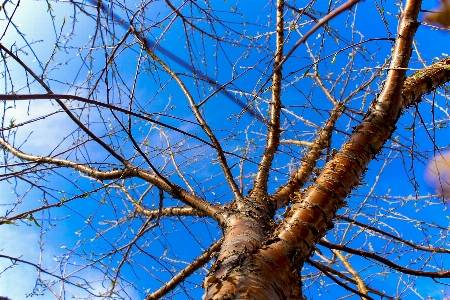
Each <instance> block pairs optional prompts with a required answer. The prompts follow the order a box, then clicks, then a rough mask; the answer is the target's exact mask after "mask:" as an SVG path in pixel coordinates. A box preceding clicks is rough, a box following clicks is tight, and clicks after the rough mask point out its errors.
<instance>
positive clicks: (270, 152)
mask: <svg viewBox="0 0 450 300" xmlns="http://www.w3.org/2000/svg"><path fill="white" fill-rule="evenodd" d="M283 9H284V0H278V1H277V28H276V36H277V37H276V42H275V43H276V47H275V59H274V64H273V67H274V68H275V69H277V71H276V72H274V73H273V76H272V99H271V102H270V111H269V116H270V119H269V128H268V132H267V141H266V147H265V150H264V154H263V157H262V159H261V163H260V164H259V168H258V173H257V174H256V178H255V185H254V187H253V191H255V192H259V193H267V180H268V178H269V170H270V166H271V165H272V161H273V158H274V156H275V153H276V151H277V149H278V145H279V144H280V111H281V80H282V73H281V68H278V65H279V64H280V62H281V61H282V59H283V44H284V20H283V14H284V11H283Z"/></svg>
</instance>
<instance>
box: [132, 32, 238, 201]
mask: <svg viewBox="0 0 450 300" xmlns="http://www.w3.org/2000/svg"><path fill="white" fill-rule="evenodd" d="M130 28H131V30H132V33H133V35H134V36H135V38H136V40H137V41H138V42H139V44H140V45H141V46H142V48H144V49H145V51H146V52H147V54H148V55H150V56H151V57H152V58H153V59H154V60H155V61H157V62H158V63H159V64H160V65H161V66H162V67H163V68H164V70H165V71H166V72H167V73H168V74H170V76H172V78H173V79H175V81H176V82H177V83H178V85H179V86H180V88H181V90H182V91H183V93H184V95H185V96H186V98H187V99H188V101H189V104H190V106H191V109H192V112H193V113H194V115H195V117H196V118H197V121H198V122H199V124H200V126H201V127H202V129H203V130H204V131H205V133H206V134H207V135H208V137H209V138H210V140H211V142H212V144H213V145H214V148H215V149H216V153H217V156H218V159H219V163H220V166H221V167H222V171H223V172H224V175H225V179H226V180H227V182H228V184H229V186H230V188H231V190H232V191H233V194H234V197H235V199H240V198H242V195H241V192H240V191H239V187H238V186H237V184H236V182H235V181H234V178H233V174H232V173H231V170H230V168H229V167H228V163H227V159H226V157H225V154H224V151H223V150H222V146H221V145H220V143H219V141H218V140H217V138H216V136H215V134H214V133H213V131H212V130H211V128H210V127H209V126H208V124H207V123H206V121H205V119H204V118H203V116H202V115H201V113H200V111H199V110H198V108H197V106H196V105H195V101H194V98H193V97H192V96H191V94H190V92H189V91H188V89H187V87H186V86H185V85H184V83H183V81H182V80H181V79H180V77H179V76H178V75H177V74H176V73H175V72H174V71H173V70H172V69H171V68H169V66H168V65H167V64H166V63H165V62H164V61H162V60H161V59H160V58H159V57H158V56H157V55H156V54H155V53H154V52H153V50H152V49H150V47H149V46H148V45H147V43H146V40H144V39H143V38H142V36H141V34H140V33H139V32H137V31H136V29H135V28H134V27H133V26H130Z"/></svg>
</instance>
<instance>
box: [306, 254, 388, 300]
mask: <svg viewBox="0 0 450 300" xmlns="http://www.w3.org/2000/svg"><path fill="white" fill-rule="evenodd" d="M306 262H307V263H309V264H311V265H314V267H317V266H319V267H320V268H317V269H319V270H321V271H322V270H326V271H327V272H328V273H331V274H334V275H336V276H338V277H340V278H342V279H344V280H346V281H349V282H351V283H353V284H355V285H356V284H357V282H356V280H354V279H353V278H351V277H349V276H347V275H345V274H343V273H341V272H339V271H336V270H335V269H333V268H330V267H328V266H325V265H324V264H321V263H319V262H317V261H313V260H312V259H310V258H308V259H307V260H306ZM311 262H312V263H311ZM367 289H368V290H369V292H370V293H372V294H376V295H378V296H381V297H383V298H387V299H391V300H394V299H395V298H394V297H391V296H388V295H386V294H384V293H382V292H380V291H378V290H376V289H374V288H371V287H370V286H368V287H367Z"/></svg>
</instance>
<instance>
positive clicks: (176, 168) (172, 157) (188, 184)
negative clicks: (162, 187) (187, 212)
mask: <svg viewBox="0 0 450 300" xmlns="http://www.w3.org/2000/svg"><path fill="white" fill-rule="evenodd" d="M161 134H162V135H163V136H164V137H165V138H166V142H167V148H168V149H169V153H170V158H171V159H172V163H173V167H174V168H175V170H176V171H177V173H178V176H180V178H181V179H182V180H183V182H184V184H186V186H187V187H188V189H189V191H191V193H192V194H193V195H195V190H194V189H193V188H192V186H191V185H190V183H189V181H187V179H186V177H185V176H184V175H183V173H182V172H181V170H180V167H179V166H178V164H177V162H176V161H175V154H174V153H173V151H172V145H171V144H170V140H169V138H168V136H167V134H165V132H164V131H162V130H161Z"/></svg>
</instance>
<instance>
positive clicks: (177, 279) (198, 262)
mask: <svg viewBox="0 0 450 300" xmlns="http://www.w3.org/2000/svg"><path fill="white" fill-rule="evenodd" d="M221 245H222V240H219V241H217V242H215V243H214V244H212V245H211V246H210V247H209V249H208V250H206V251H204V252H203V253H202V254H201V255H200V256H199V257H197V258H196V259H195V260H194V261H193V262H192V263H190V264H189V265H188V266H187V267H186V268H184V269H183V270H181V271H180V272H179V273H178V274H177V275H175V276H174V277H172V279H170V280H169V281H168V282H166V283H165V284H164V285H163V286H162V287H161V288H159V289H158V290H157V291H155V292H153V293H152V294H150V295H148V296H147V297H146V298H145V299H146V300H150V299H159V298H161V297H162V296H164V295H166V294H167V293H169V292H170V291H172V290H173V289H174V288H175V287H176V286H177V285H178V284H179V283H181V282H182V281H184V280H186V278H187V277H188V276H190V275H191V274H192V273H194V272H195V271H197V270H198V269H199V268H201V267H202V266H203V265H204V264H206V263H207V262H208V261H210V260H211V259H212V258H213V257H214V253H215V252H217V251H219V249H220V246H221Z"/></svg>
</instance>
